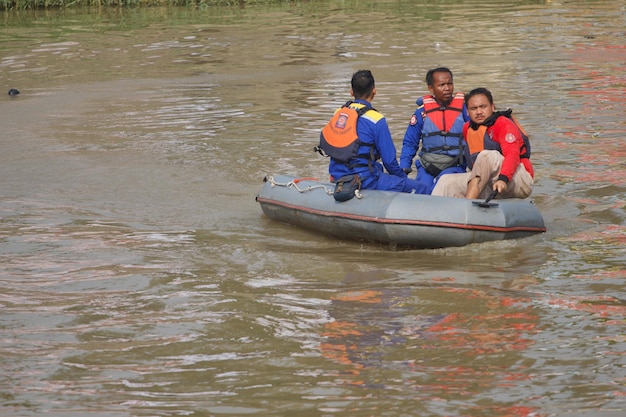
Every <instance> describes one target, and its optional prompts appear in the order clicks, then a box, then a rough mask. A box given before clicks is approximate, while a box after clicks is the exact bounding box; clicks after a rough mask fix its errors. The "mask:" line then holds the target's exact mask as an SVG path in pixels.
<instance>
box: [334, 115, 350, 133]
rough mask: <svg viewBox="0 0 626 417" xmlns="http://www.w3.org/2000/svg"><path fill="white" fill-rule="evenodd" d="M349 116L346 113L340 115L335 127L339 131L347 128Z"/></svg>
mask: <svg viewBox="0 0 626 417" xmlns="http://www.w3.org/2000/svg"><path fill="white" fill-rule="evenodd" d="M348 117H349V116H348V114H346V113H343V112H342V113H341V114H339V116H338V117H337V122H336V123H335V127H336V128H337V129H340V130H343V129H345V128H346V123H347V122H348Z"/></svg>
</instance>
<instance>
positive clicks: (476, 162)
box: [432, 88, 534, 199]
mask: <svg viewBox="0 0 626 417" xmlns="http://www.w3.org/2000/svg"><path fill="white" fill-rule="evenodd" d="M465 104H466V105H467V111H468V113H469V116H470V121H469V122H467V123H466V124H465V126H464V127H463V138H464V142H465V148H464V153H465V160H466V162H467V164H468V168H470V169H471V171H470V172H467V173H460V174H447V175H443V176H442V177H441V178H440V179H439V182H438V183H437V185H436V186H435V188H434V190H433V192H432V195H439V196H447V197H465V198H470V199H477V198H487V197H488V196H489V195H490V194H491V193H492V192H497V197H496V198H526V197H528V196H529V195H530V194H531V192H532V189H533V177H534V171H533V166H532V164H531V163H530V143H529V142H528V138H527V137H526V136H525V135H523V134H522V132H521V131H520V129H519V128H518V127H517V124H516V123H515V122H514V121H513V120H512V119H511V118H509V117H507V115H510V111H509V112H496V111H495V106H494V104H493V97H492V95H491V92H490V91H489V90H487V89H486V88H476V89H474V90H472V91H470V92H469V93H468V94H467V95H466V96H465Z"/></svg>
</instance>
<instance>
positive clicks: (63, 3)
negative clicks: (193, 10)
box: [0, 0, 293, 11]
mask: <svg viewBox="0 0 626 417" xmlns="http://www.w3.org/2000/svg"><path fill="white" fill-rule="evenodd" d="M290 2H293V0H291V1H289V0H0V11H6V10H33V9H54V8H67V7H125V6H130V7H134V6H147V7H150V6H197V7H206V6H234V5H244V4H266V3H290Z"/></svg>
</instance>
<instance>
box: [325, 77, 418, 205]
mask: <svg viewBox="0 0 626 417" xmlns="http://www.w3.org/2000/svg"><path fill="white" fill-rule="evenodd" d="M351 87H352V88H351V90H350V94H351V95H352V96H353V97H354V100H353V101H351V102H349V107H353V108H355V109H357V110H358V109H363V110H366V111H365V112H364V113H363V114H362V115H361V116H360V117H359V118H358V123H357V126H356V132H357V134H358V137H357V138H356V141H355V143H356V144H357V145H358V148H357V150H358V151H357V152H356V155H355V156H354V157H352V158H351V159H350V160H349V161H341V160H340V159H339V158H338V157H337V156H333V155H329V156H330V163H329V165H328V173H329V174H330V177H331V178H332V179H333V181H334V180H337V179H340V178H342V177H344V176H348V175H358V176H359V178H360V181H361V187H362V189H374V190H387V191H400V192H405V193H415V194H428V193H430V190H429V189H426V187H424V186H423V185H422V184H421V183H419V182H417V181H415V180H414V179H410V178H408V177H407V176H406V174H405V173H404V172H403V171H402V170H401V169H400V165H398V160H397V159H396V147H395V145H394V143H393V140H392V138H391V133H390V132H389V126H388V125H387V120H386V119H385V117H384V116H383V115H382V114H381V113H379V112H378V111H377V110H375V109H374V108H372V106H371V101H372V100H373V99H374V96H375V95H376V85H375V82H374V76H373V75H372V72H371V71H369V70H360V71H357V72H355V73H354V74H353V75H352V80H351ZM379 161H381V162H382V163H381V162H379ZM385 171H387V172H385Z"/></svg>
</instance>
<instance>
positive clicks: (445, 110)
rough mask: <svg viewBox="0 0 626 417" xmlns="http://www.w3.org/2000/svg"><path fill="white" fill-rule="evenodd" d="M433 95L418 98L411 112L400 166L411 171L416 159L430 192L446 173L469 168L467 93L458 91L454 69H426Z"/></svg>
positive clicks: (421, 180)
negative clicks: (466, 154) (466, 159)
mask: <svg viewBox="0 0 626 417" xmlns="http://www.w3.org/2000/svg"><path fill="white" fill-rule="evenodd" d="M426 84H427V86H428V90H429V91H430V94H429V95H425V96H424V97H420V98H418V99H417V102H416V103H417V105H418V108H417V110H415V113H413V115H411V119H410V121H409V126H408V127H407V129H406V133H405V134H404V139H403V141H402V153H401V154H400V167H401V168H402V170H403V171H404V172H406V173H407V174H408V173H410V172H411V171H412V170H411V165H412V164H413V159H414V158H415V155H416V154H417V153H418V150H419V155H418V158H417V160H416V161H415V167H416V168H417V176H416V180H417V181H419V182H421V183H422V184H424V186H425V187H427V189H428V193H430V192H431V191H432V189H433V187H434V186H435V183H436V182H437V180H438V179H439V178H440V177H441V176H442V175H444V174H451V173H461V172H465V168H466V165H465V162H464V160H463V151H462V143H463V125H464V124H465V122H466V121H468V120H469V115H468V114H467V110H466V108H465V102H464V96H463V93H456V94H454V82H453V79H452V72H451V71H450V70H449V69H448V68H445V67H440V68H434V69H431V70H429V71H428V72H427V73H426Z"/></svg>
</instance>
